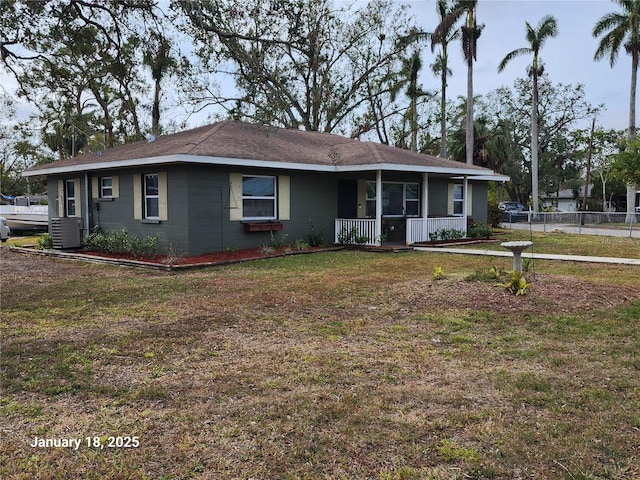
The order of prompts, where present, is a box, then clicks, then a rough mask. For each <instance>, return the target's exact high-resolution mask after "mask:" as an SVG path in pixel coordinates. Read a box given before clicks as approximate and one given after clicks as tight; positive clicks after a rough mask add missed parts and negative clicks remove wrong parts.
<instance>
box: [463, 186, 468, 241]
mask: <svg viewBox="0 0 640 480" xmlns="http://www.w3.org/2000/svg"><path fill="white" fill-rule="evenodd" d="M462 189H463V190H462V218H463V219H464V235H465V236H467V202H468V201H469V177H467V176H466V175H465V176H464V183H463V187H462Z"/></svg>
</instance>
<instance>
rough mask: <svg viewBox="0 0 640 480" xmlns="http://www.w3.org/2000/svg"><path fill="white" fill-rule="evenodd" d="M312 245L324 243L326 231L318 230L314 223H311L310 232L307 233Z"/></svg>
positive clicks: (319, 245) (317, 245)
mask: <svg viewBox="0 0 640 480" xmlns="http://www.w3.org/2000/svg"><path fill="white" fill-rule="evenodd" d="M307 239H308V241H309V246H310V247H321V246H322V245H324V233H322V232H318V231H317V230H316V229H315V227H314V226H313V223H309V233H308V234H307Z"/></svg>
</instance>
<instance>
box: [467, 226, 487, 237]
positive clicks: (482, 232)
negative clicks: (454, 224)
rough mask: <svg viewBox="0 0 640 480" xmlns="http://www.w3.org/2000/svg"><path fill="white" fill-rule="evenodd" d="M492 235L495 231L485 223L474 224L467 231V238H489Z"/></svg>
mask: <svg viewBox="0 0 640 480" xmlns="http://www.w3.org/2000/svg"><path fill="white" fill-rule="evenodd" d="M491 235H493V230H492V229H491V227H489V226H488V225H485V224H484V223H480V222H473V223H472V224H471V226H470V227H469V228H468V229H467V238H489V237H490V236H491Z"/></svg>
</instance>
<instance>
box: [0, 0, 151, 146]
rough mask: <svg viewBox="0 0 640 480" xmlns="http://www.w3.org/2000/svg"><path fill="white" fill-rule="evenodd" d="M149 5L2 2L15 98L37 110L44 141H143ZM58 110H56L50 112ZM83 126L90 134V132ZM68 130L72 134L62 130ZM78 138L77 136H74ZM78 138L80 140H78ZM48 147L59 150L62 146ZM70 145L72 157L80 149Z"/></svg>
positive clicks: (0, 34)
mask: <svg viewBox="0 0 640 480" xmlns="http://www.w3.org/2000/svg"><path fill="white" fill-rule="evenodd" d="M156 4H157V2H156V1H154V0H140V1H136V2H129V1H124V2H104V1H99V0H49V1H45V0H12V1H1V4H0V9H1V10H2V12H3V14H2V16H1V18H0V53H1V54H2V62H3V66H4V67H5V68H6V70H7V71H8V72H9V73H10V74H12V75H13V76H14V77H15V79H16V80H17V82H18V84H19V88H18V91H17V94H18V95H19V96H21V97H22V98H24V99H26V100H27V101H28V102H30V103H31V104H33V106H35V107H36V108H38V109H39V110H40V114H39V116H38V117H39V118H38V120H40V122H42V123H43V124H44V125H45V126H47V125H49V126H53V125H56V128H55V129H54V131H51V130H50V129H49V131H48V132H47V135H48V136H49V139H54V138H56V137H57V138H58V139H64V138H71V139H73V138H75V134H74V133H73V130H74V129H76V130H77V129H78V128H80V125H79V124H78V123H77V122H76V121H75V120H74V119H77V118H81V117H82V118H88V117H89V116H90V115H89V114H90V113H91V112H94V115H93V117H94V118H93V119H92V122H89V123H86V124H85V125H83V126H82V127H83V128H82V129H83V132H81V133H82V135H84V136H85V137H87V138H88V137H91V136H93V135H94V134H95V133H96V132H97V129H98V128H99V129H100V130H101V131H102V132H103V136H104V139H105V141H104V144H105V146H110V145H113V144H115V143H120V142H124V141H129V140H132V139H139V138H141V136H142V129H143V125H142V119H141V118H140V106H141V104H142V101H141V99H142V98H143V97H144V95H145V94H146V93H147V86H146V84H145V80H144V76H143V71H142V68H141V65H142V48H141V43H142V39H144V38H147V37H148V33H149V32H157V31H160V29H159V28H158V24H159V23H160V22H161V19H162V18H163V14H162V12H161V11H160V10H159V9H158V8H157V5H156ZM53 104H56V106H57V107H58V108H57V109H53V108H50V106H52V105H53ZM87 128H89V129H90V130H91V129H92V131H87ZM65 129H67V130H69V131H68V132H67V131H64V130H65ZM78 135H80V134H79V133H78ZM78 138H79V137H78ZM56 142H57V141H53V144H57V145H58V150H57V151H58V152H64V151H66V150H67V149H65V148H60V147H61V146H62V145H63V143H64V142H62V143H60V142H57V143H56ZM75 145H76V144H75V142H74V141H72V147H71V149H70V154H73V153H75V152H77V151H78V149H77V148H74V146H75Z"/></svg>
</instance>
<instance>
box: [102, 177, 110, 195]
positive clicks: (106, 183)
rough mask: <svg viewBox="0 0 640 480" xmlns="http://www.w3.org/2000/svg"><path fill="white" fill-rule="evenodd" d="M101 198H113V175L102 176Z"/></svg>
mask: <svg viewBox="0 0 640 480" xmlns="http://www.w3.org/2000/svg"><path fill="white" fill-rule="evenodd" d="M100 198H113V177H100Z"/></svg>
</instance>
